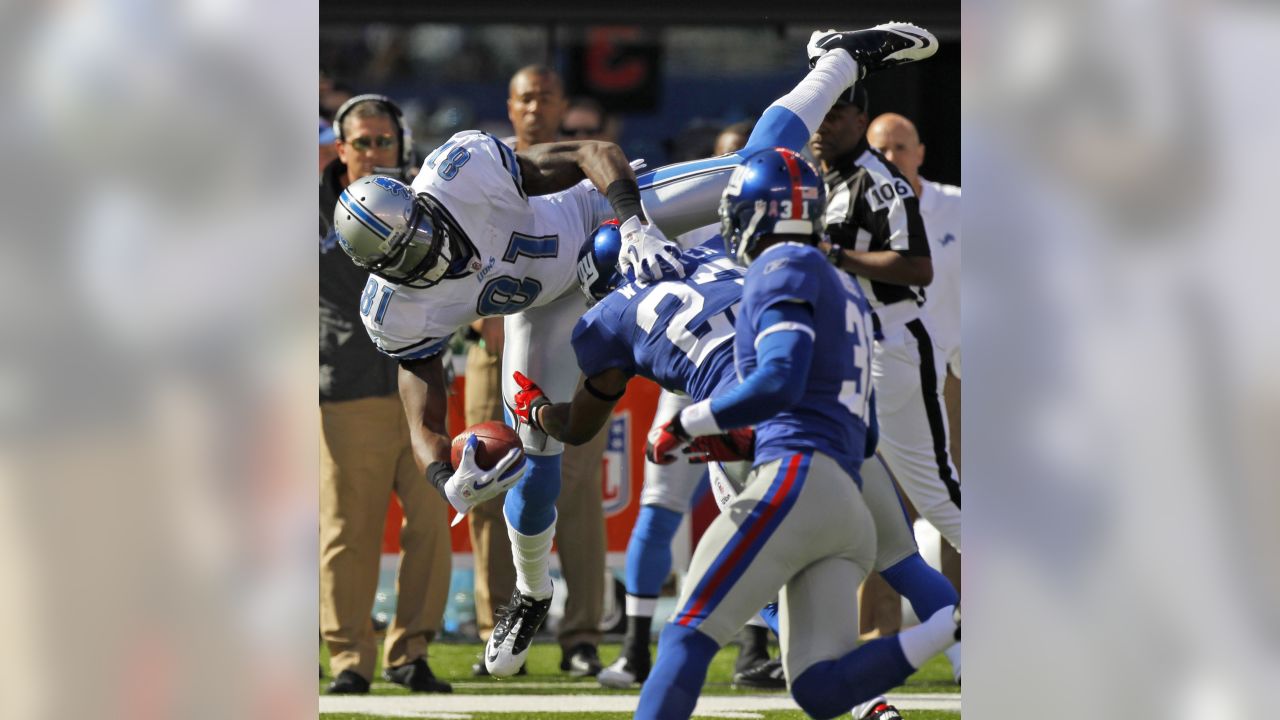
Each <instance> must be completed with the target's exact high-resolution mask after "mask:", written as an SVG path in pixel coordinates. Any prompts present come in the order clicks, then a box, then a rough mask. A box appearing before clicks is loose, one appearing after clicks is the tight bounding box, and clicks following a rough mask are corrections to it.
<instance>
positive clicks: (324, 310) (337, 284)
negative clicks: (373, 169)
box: [320, 160, 396, 402]
mask: <svg viewBox="0 0 1280 720" xmlns="http://www.w3.org/2000/svg"><path fill="white" fill-rule="evenodd" d="M344 173H346V166H345V165H343V164H342V162H341V161H339V160H334V161H333V162H331V163H329V165H327V166H326V167H325V169H324V172H323V173H322V174H321V176H320V402H334V401H338V400H357V399H359V398H365V397H376V396H380V395H390V394H392V393H394V392H396V361H395V360H393V359H391V358H389V357H387V356H386V355H383V354H382V353H381V352H379V351H378V348H377V347H376V346H375V345H374V344H373V341H371V340H370V339H369V336H368V334H367V333H366V332H365V329H364V323H362V322H361V320H360V295H361V293H362V292H363V291H364V288H365V285H366V284H367V283H368V281H369V273H368V271H366V270H361V269H360V268H358V267H356V264H355V263H353V262H351V258H350V257H348V256H347V254H346V253H345V252H343V251H342V248H340V247H338V241H337V239H336V238H335V237H334V235H333V233H332V227H333V208H334V205H336V204H337V202H338V195H339V194H340V193H341V192H342V176H343V174H344Z"/></svg>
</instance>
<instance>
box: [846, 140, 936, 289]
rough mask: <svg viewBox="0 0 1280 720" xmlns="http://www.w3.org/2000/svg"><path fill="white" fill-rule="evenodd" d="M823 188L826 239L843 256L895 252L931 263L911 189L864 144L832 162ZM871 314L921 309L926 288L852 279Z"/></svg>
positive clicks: (861, 278) (918, 209) (914, 195)
mask: <svg viewBox="0 0 1280 720" xmlns="http://www.w3.org/2000/svg"><path fill="white" fill-rule="evenodd" d="M822 179H823V181H824V182H825V183H826V185H827V212H826V221H827V235H828V236H829V237H830V239H831V242H833V243H835V244H837V245H840V246H841V247H843V248H844V249H846V250H858V251H872V252H875V251H881V250H896V251H897V252H899V253H901V254H903V255H906V256H913V257H929V239H928V236H927V235H926V234H925V229H924V221H923V220H922V219H921V218H920V200H919V198H917V197H916V194H915V191H914V190H912V189H911V183H909V182H907V179H906V178H905V177H903V175H902V173H900V172H898V168H896V167H894V166H893V163H891V162H889V161H888V160H886V159H885V158H884V156H883V155H881V154H880V153H879V152H877V151H876V150H874V149H872V148H871V147H870V146H869V145H867V141H866V140H865V139H864V140H862V142H860V143H858V145H857V147H855V148H854V149H853V150H851V151H850V152H848V153H846V154H845V155H842V156H840V157H839V158H836V160H835V162H834V163H832V165H831V169H830V170H829V171H828V172H827V173H826V174H825V175H824V176H823V178H822ZM854 277H857V278H858V282H860V283H862V290H863V292H865V293H866V295H867V300H869V301H870V302H871V307H872V309H875V308H878V307H882V306H885V305H890V304H893V303H896V302H901V301H903V300H911V301H914V302H915V303H916V304H917V305H921V304H923V303H924V288H921V287H910V286H906V285H894V284H892V283H885V282H878V281H875V280H868V279H866V278H864V277H860V276H856V275H855V276H854Z"/></svg>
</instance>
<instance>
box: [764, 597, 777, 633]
mask: <svg viewBox="0 0 1280 720" xmlns="http://www.w3.org/2000/svg"><path fill="white" fill-rule="evenodd" d="M760 619H761V620H763V621H764V624H765V625H768V626H769V629H770V630H772V631H773V635H774V637H780V636H781V633H779V632H778V601H777V600H774V601H773V602H771V603H769V604H768V605H765V606H764V609H763V610H761V611H760Z"/></svg>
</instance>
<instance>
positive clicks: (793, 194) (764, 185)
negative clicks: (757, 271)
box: [720, 148, 826, 265]
mask: <svg viewBox="0 0 1280 720" xmlns="http://www.w3.org/2000/svg"><path fill="white" fill-rule="evenodd" d="M825 203H826V189H825V187H824V186H823V184H822V179H821V178H820V177H818V173H817V171H816V170H814V169H813V166H812V165H810V164H809V163H808V161H806V160H805V159H804V158H803V157H801V156H800V155H799V154H797V153H795V152H793V151H791V150H788V149H787V148H769V149H767V150H761V151H759V152H757V153H753V154H752V155H751V156H750V157H748V158H747V159H746V160H743V161H742V164H741V165H739V166H738V168H737V169H736V170H734V172H733V175H732V176H731V177H730V178H729V184H728V185H727V186H726V187H725V190H724V195H723V196H722V197H721V198H720V234H721V235H722V236H723V237H724V241H725V248H726V249H727V250H728V251H729V254H730V255H732V256H733V257H735V258H737V260H738V262H739V263H741V264H743V265H749V264H750V263H751V261H752V260H753V259H754V258H755V257H756V255H758V254H759V241H760V238H761V237H763V236H766V235H802V236H806V237H808V238H810V240H811V242H814V243H816V242H817V241H818V240H819V239H821V235H822V229H823V224H822V222H823V206H824V205H825Z"/></svg>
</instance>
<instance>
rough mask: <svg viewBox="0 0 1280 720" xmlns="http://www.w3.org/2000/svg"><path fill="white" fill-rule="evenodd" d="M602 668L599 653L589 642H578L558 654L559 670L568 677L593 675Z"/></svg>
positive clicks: (598, 672)
mask: <svg viewBox="0 0 1280 720" xmlns="http://www.w3.org/2000/svg"><path fill="white" fill-rule="evenodd" d="M603 669H604V668H602V667H601V666H600V653H599V651H597V650H596V646H595V645H592V644H591V643H578V644H577V645H574V646H573V647H572V648H571V649H570V650H569V651H568V652H564V653H562V654H561V655H560V670H561V671H562V672H567V673H569V677H595V676H596V675H598V674H600V671H601V670H603Z"/></svg>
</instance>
